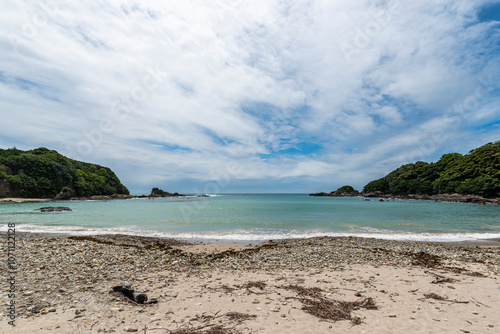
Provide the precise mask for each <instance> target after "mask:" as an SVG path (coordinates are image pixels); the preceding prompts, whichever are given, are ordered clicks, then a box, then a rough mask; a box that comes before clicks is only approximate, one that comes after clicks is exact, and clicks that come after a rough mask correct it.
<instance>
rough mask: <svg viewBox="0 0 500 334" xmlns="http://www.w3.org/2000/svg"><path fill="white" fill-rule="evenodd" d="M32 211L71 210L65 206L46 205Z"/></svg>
mask: <svg viewBox="0 0 500 334" xmlns="http://www.w3.org/2000/svg"><path fill="white" fill-rule="evenodd" d="M33 211H41V212H60V211H73V210H71V209H70V208H68V207H65V206H46V207H43V208H40V209H35V210H33Z"/></svg>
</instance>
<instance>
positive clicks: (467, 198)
mask: <svg viewBox="0 0 500 334" xmlns="http://www.w3.org/2000/svg"><path fill="white" fill-rule="evenodd" d="M304 195H308V196H310V197H357V198H360V199H363V200H368V201H370V200H377V199H379V200H380V201H384V200H385V201H389V200H395V199H398V200H417V201H432V202H440V203H466V204H477V205H500V197H497V198H486V197H481V196H477V195H461V194H437V195H418V194H410V195H394V194H375V193H359V194H348V195H344V194H342V195H334V194H332V193H324V192H322V193H313V194H307V193H304ZM189 197H210V196H209V195H206V194H204V195H202V194H191V195H189V194H188V195H181V194H179V195H178V196H158V195H112V196H108V195H102V196H94V197H72V198H67V199H62V198H13V197H2V198H0V204H1V203H27V202H67V201H69V202H71V201H112V200H127V199H152V200H154V199H157V198H189Z"/></svg>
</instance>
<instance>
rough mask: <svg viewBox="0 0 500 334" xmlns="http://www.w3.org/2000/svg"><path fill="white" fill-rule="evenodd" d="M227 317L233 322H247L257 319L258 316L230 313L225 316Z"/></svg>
mask: <svg viewBox="0 0 500 334" xmlns="http://www.w3.org/2000/svg"><path fill="white" fill-rule="evenodd" d="M224 316H225V317H228V318H229V320H232V321H235V320H236V321H245V320H250V319H255V318H257V316H256V315H255V314H245V313H239V312H228V313H226V314H224Z"/></svg>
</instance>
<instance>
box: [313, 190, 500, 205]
mask: <svg viewBox="0 0 500 334" xmlns="http://www.w3.org/2000/svg"><path fill="white" fill-rule="evenodd" d="M309 196H311V197H358V198H361V199H363V200H368V201H369V200H372V199H373V200H376V199H380V201H381V202H383V201H384V199H385V200H386V201H389V200H395V199H398V200H416V201H432V202H440V203H468V204H478V205H500V197H496V198H486V197H482V196H478V195H461V194H436V195H418V194H409V195H395V194H378V193H357V194H340V195H338V194H335V193H334V192H332V193H325V192H321V193H314V194H309Z"/></svg>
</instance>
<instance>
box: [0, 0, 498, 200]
mask: <svg viewBox="0 0 500 334" xmlns="http://www.w3.org/2000/svg"><path fill="white" fill-rule="evenodd" d="M492 6H493V7H492ZM485 8H487V11H486V13H491V11H492V10H493V9H494V8H495V6H494V5H492V2H491V1H486V0H468V1H465V0H459V1H457V0H438V1H421V2H415V3H406V2H401V1H397V0H389V1H375V0H374V1H361V0H359V1H358V0H351V1H335V2H332V1H321V0H313V1H310V0H308V1H294V2H293V3H290V2H286V1H278V0H265V1H264V0H254V1H247V0H216V1H210V2H204V1H197V0H186V1H182V2H179V1H177V2H164V1H152V0H149V1H141V2H133V1H127V0H109V1H99V2H91V3H86V2H83V3H67V2H56V1H52V2H47V3H45V2H44V3H42V2H33V1H17V2H13V3H4V4H1V5H0V9H1V10H0V28H1V31H2V34H1V35H0V50H1V53H2V57H1V58H0V96H1V99H0V111H1V119H2V122H1V123H0V146H2V147H11V146H14V145H15V146H17V147H18V148H25V149H30V148H34V147H39V146H46V147H49V148H53V149H56V150H58V151H59V152H61V153H63V154H65V155H68V156H70V157H73V158H76V159H79V160H85V161H90V162H96V163H100V164H103V165H107V166H110V167H112V168H113V169H114V170H115V171H116V172H117V173H118V175H119V176H120V177H121V179H122V181H123V182H124V183H125V184H127V185H128V186H129V187H130V188H131V190H132V191H136V192H137V191H138V192H142V191H147V190H148V189H149V188H150V187H151V186H153V185H154V186H157V185H166V186H165V187H166V188H168V190H170V191H184V192H193V188H194V187H198V189H201V188H202V187H203V186H204V185H206V184H208V183H209V182H210V181H211V180H218V182H219V183H218V187H219V189H218V190H220V191H233V192H234V191H276V192H279V191H306V192H307V191H316V190H325V191H327V190H333V188H334V187H337V186H340V185H343V184H346V183H348V184H353V185H355V186H357V187H362V186H363V185H364V184H366V183H367V182H368V181H370V180H372V179H374V178H378V177H381V176H383V175H384V173H386V172H388V171H390V170H392V169H394V168H396V167H398V166H399V165H401V164H403V163H406V162H410V161H415V160H427V161H429V160H435V159H436V158H437V157H439V155H440V154H442V153H446V152H449V151H452V150H454V151H459V152H461V153H465V152H467V151H468V150H469V149H471V148H474V147H476V146H479V145H482V144H484V143H486V142H488V141H493V140H498V139H499V138H498V133H499V132H498V124H499V122H500V113H499V111H498V107H497V106H498V105H499V103H498V102H499V100H500V92H499V81H500V60H499V59H500V57H499V51H500V50H499V42H498V41H499V40H500V39H499V37H500V29H499V27H500V23H499V22H498V21H497V19H495V17H496V16H495V15H485V14H484V13H485ZM491 8H493V9H491ZM493 11H494V10H493ZM222 180H224V182H222ZM171 187H177V188H176V189H172V188H171ZM200 191H203V190H200Z"/></svg>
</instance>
